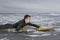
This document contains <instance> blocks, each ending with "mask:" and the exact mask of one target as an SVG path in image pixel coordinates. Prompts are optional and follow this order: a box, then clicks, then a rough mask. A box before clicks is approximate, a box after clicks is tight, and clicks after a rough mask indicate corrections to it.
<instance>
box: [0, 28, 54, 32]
mask: <svg viewBox="0 0 60 40" xmlns="http://www.w3.org/2000/svg"><path fill="white" fill-rule="evenodd" d="M31 29H33V30H35V31H42V32H45V31H53V30H54V28H44V27H42V28H31ZM30 31H32V30H29V32H30ZM0 32H17V31H15V29H10V30H9V29H1V30H0ZM18 32H28V30H27V29H26V28H22V29H21V30H19V31H18Z"/></svg>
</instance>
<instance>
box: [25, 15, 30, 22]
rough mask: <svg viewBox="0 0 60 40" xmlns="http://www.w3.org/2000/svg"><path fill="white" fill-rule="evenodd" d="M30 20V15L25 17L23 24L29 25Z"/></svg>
mask: <svg viewBox="0 0 60 40" xmlns="http://www.w3.org/2000/svg"><path fill="white" fill-rule="evenodd" d="M30 19H31V17H30V15H25V16H24V20H25V23H29V22H30Z"/></svg>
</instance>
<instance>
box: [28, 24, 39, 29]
mask: <svg viewBox="0 0 60 40" xmlns="http://www.w3.org/2000/svg"><path fill="white" fill-rule="evenodd" d="M28 25H30V26H34V27H37V28H39V27H40V26H38V25H36V24H32V23H28Z"/></svg>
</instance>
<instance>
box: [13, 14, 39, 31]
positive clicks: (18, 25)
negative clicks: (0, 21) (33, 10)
mask: <svg viewBox="0 0 60 40" xmlns="http://www.w3.org/2000/svg"><path fill="white" fill-rule="evenodd" d="M30 20H31V16H30V15H25V16H24V19H22V20H20V21H18V22H17V23H15V25H14V27H15V28H16V31H19V30H20V29H21V28H23V27H25V26H26V25H30V26H34V27H36V28H39V27H40V26H38V25H36V24H32V23H31V22H30Z"/></svg>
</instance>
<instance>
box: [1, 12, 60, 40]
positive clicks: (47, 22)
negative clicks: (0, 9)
mask: <svg viewBox="0 0 60 40" xmlns="http://www.w3.org/2000/svg"><path fill="white" fill-rule="evenodd" d="M26 14H29V15H31V22H32V23H34V24H38V25H39V26H41V27H54V28H55V31H51V32H38V31H34V32H29V33H11V32H2V33H1V32H0V40H60V38H59V37H60V13H55V12H53V13H0V25H1V24H2V25H4V24H6V23H10V24H14V23H15V22H17V21H19V20H21V19H23V17H24V15H26ZM28 27H30V26H28ZM28 27H27V29H28Z"/></svg>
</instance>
